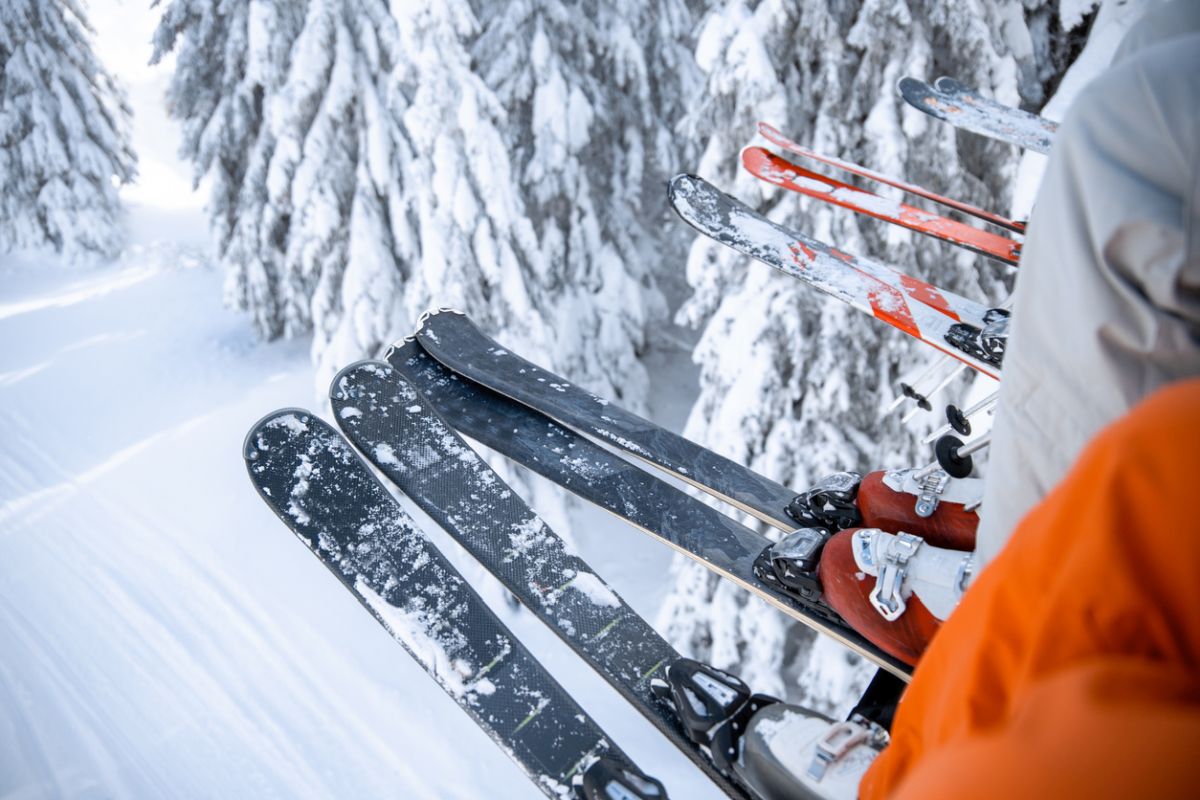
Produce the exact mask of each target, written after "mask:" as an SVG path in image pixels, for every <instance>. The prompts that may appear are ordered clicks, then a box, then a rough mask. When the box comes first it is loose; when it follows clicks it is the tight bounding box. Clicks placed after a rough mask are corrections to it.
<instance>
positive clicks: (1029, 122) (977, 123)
mask: <svg viewBox="0 0 1200 800" xmlns="http://www.w3.org/2000/svg"><path fill="white" fill-rule="evenodd" d="M897 90H898V91H899V92H900V96H901V97H903V98H904V100H905V102H907V103H908V104H909V105H911V106H912V107H913V108H916V109H918V110H919V111H923V112H924V113H926V114H928V115H929V116H931V117H933V118H935V119H940V120H942V121H943V122H949V123H950V124H951V125H954V126H955V127H956V128H961V129H962V130H965V131H970V132H971V133H976V134H979V135H980V136H986V137H988V138H990V139H995V140H997V141H1000V142H1005V143H1006V144H1011V145H1013V146H1015V147H1020V148H1022V149H1024V150H1032V151H1033V152H1035V153H1041V154H1043V155H1046V154H1048V153H1049V152H1050V147H1051V145H1053V143H1054V136H1055V133H1056V132H1057V130H1058V126H1057V125H1056V124H1055V123H1054V122H1051V121H1050V120H1047V119H1045V118H1043V117H1039V116H1038V115H1037V114H1031V113H1029V112H1028V111H1022V110H1021V109H1019V108H1012V107H1010V106H1005V105H1002V104H1001V103H997V102H996V101H995V100H992V99H990V98H987V97H984V96H983V95H981V94H980V93H979V92H978V91H976V90H975V89H972V88H970V87H968V86H966V85H964V84H962V83H960V82H958V81H956V80H954V79H953V78H945V77H943V78H939V79H938V80H937V81H936V83H935V84H934V85H932V86H931V85H929V84H928V83H926V82H925V81H922V80H918V79H916V78H901V79H900V82H899V84H898V85H897Z"/></svg>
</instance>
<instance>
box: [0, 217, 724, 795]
mask: <svg viewBox="0 0 1200 800" xmlns="http://www.w3.org/2000/svg"><path fill="white" fill-rule="evenodd" d="M190 224H194V225H203V222H202V221H201V220H199V219H193V220H190ZM152 255H155V254H147V253H145V252H143V251H138V250H136V249H135V250H134V255H133V256H130V257H127V258H126V259H125V260H123V261H122V262H120V263H117V264H113V265H110V266H106V267H102V268H99V269H91V270H82V269H80V270H75V269H70V268H66V267H63V266H61V265H60V264H59V263H58V262H57V260H55V259H53V258H39V257H37V256H36V255H27V254H26V255H21V256H6V257H2V258H0V309H3V310H4V313H3V314H0V337H2V338H3V340H4V341H5V342H14V343H18V346H16V347H8V348H4V349H3V350H2V351H0V425H3V430H4V447H3V448H2V449H0V642H3V646H2V647H0V719H3V720H5V722H6V724H5V725H3V726H0V797H9V796H20V797H37V798H41V797H115V798H123V797H136V798H140V797H180V796H184V797H187V796H227V797H287V798H291V797H322V796H323V797H394V796H397V795H402V796H405V797H414V798H421V797H430V798H434V797H436V798H474V797H482V796H503V797H530V798H532V797H539V796H541V795H540V793H539V792H538V790H537V789H536V788H535V787H534V786H533V785H532V784H530V783H529V781H528V780H527V779H526V777H525V776H524V775H523V774H522V773H521V772H520V770H519V769H518V768H517V767H516V766H515V765H514V764H513V763H512V762H511V761H510V760H509V759H508V757H507V756H506V755H505V754H504V753H503V752H501V751H500V750H499V749H498V748H497V747H496V746H495V745H494V744H493V743H492V742H491V740H490V739H488V738H487V737H486V735H485V734H483V732H482V731H480V730H479V729H478V728H477V727H476V726H475V724H474V723H473V722H471V720H470V719H469V718H468V717H467V716H466V715H465V714H463V713H462V711H461V710H460V709H458V708H457V707H456V706H455V705H454V703H453V702H452V701H451V700H450V698H448V697H446V696H445V695H444V693H443V692H442V690H441V689H440V688H439V687H438V686H437V685H436V684H435V683H434V682H433V681H432V680H430V679H429V677H427V676H426V675H425V674H424V672H422V670H421V669H420V667H419V666H418V665H417V664H416V663H415V662H414V661H413V660H412V658H410V657H409V655H408V654H407V653H405V652H404V651H403V650H402V649H401V648H400V647H399V646H397V645H396V643H395V641H394V640H393V639H392V638H391V636H389V635H388V633H387V631H386V630H385V629H384V628H383V627H382V626H380V625H379V624H378V622H377V621H376V620H375V619H373V618H372V617H371V615H370V614H368V613H366V612H365V611H364V609H363V608H362V606H361V605H359V603H358V602H357V601H356V600H355V598H354V597H353V595H352V594H351V593H350V592H347V591H346V590H345V588H344V587H343V586H342V585H341V584H340V583H339V582H338V581H336V580H334V579H333V578H332V577H331V576H330V575H329V574H328V572H327V570H326V569H325V568H324V567H323V566H322V565H321V564H320V562H319V561H318V560H317V559H315V558H313V557H312V555H310V554H309V553H308V552H307V550H306V548H305V547H304V546H303V545H302V544H301V543H300V542H298V541H296V539H295V537H294V536H292V535H291V534H290V533H289V532H288V531H287V530H286V528H284V526H283V525H282V524H281V523H280V522H279V521H278V520H277V519H276V518H275V516H274V515H273V514H272V513H271V511H270V510H269V509H268V508H267V506H266V505H265V504H264V503H263V502H262V501H261V500H260V499H259V498H258V497H257V496H256V494H255V492H254V491H253V489H252V487H251V485H250V482H249V480H248V479H247V477H246V471H245V466H244V464H243V463H242V458H241V444H242V438H243V437H244V435H245V433H246V431H247V430H249V429H250V427H251V425H252V424H253V423H254V422H256V421H257V420H258V419H259V418H261V417H262V416H263V415H264V414H266V413H267V412H269V411H271V410H273V409H275V408H279V407H286V406H293V405H309V406H314V407H318V408H319V406H317V405H316V403H317V402H318V400H317V398H316V397H315V392H314V385H313V375H312V370H311V366H310V363H309V359H308V352H307V342H304V341H298V342H291V343H276V344H270V345H264V344H259V343H257V342H256V341H255V340H254V337H253V335H252V333H251V331H250V326H249V323H248V321H247V320H246V319H244V318H243V317H241V316H240V315H238V314H235V313H233V312H229V311H225V310H223V309H222V308H221V305H220V296H221V291H220V282H221V281H220V276H219V275H218V274H217V273H216V272H215V271H212V270H209V269H207V268H204V267H190V268H183V267H177V266H172V265H171V262H172V261H173V260H172V259H169V258H168V259H162V258H158V257H148V256H152ZM157 255H158V256H161V253H158V254H157ZM184 260H185V259H178V260H177V261H184ZM191 263H195V260H192V261H191ZM535 499H536V498H535ZM579 513H580V514H581V516H580V526H581V528H582V530H581V531H580V532H581V533H584V532H587V533H588V534H589V535H588V537H587V541H586V542H583V543H581V544H586V545H587V547H586V548H585V550H586V551H587V552H586V553H585V555H586V556H588V557H591V558H594V559H595V563H597V564H598V566H599V567H600V574H601V575H603V576H604V578H605V579H607V580H612V581H614V583H615V585H616V586H617V587H618V588H619V591H620V592H621V593H622V594H623V595H625V596H626V597H627V598H629V599H631V600H633V601H634V604H635V606H638V607H639V610H640V611H641V612H642V613H643V614H645V615H647V616H648V617H649V618H653V617H654V614H655V611H656V608H657V605H658V603H659V602H661V599H662V595H663V593H664V592H665V589H666V587H665V585H663V583H662V581H661V575H662V572H663V570H664V569H665V565H666V564H667V563H668V562H669V560H670V554H669V553H665V552H659V550H660V548H655V547H654V544H653V543H652V542H650V541H648V540H645V537H642V536H641V535H640V534H639V533H637V532H636V531H631V530H629V531H626V530H617V529H616V528H617V527H619V526H616V525H615V524H614V523H612V522H611V521H609V520H608V518H607V517H606V516H604V515H602V514H601V516H602V517H603V519H601V520H597V519H596V518H595V515H592V514H591V513H590V510H586V509H581V510H580V512H579ZM597 513H598V512H597ZM418 521H419V523H420V524H421V525H422V527H423V528H424V529H426V530H427V531H430V533H431V536H432V537H433V538H434V539H435V541H436V542H437V544H438V546H439V548H440V549H442V550H443V552H445V553H446V554H447V556H449V557H450V558H451V560H453V561H455V563H456V564H457V565H458V566H459V568H460V569H463V570H464V572H465V574H467V575H468V576H469V577H470V579H471V580H472V582H473V583H476V585H477V586H478V588H480V591H481V592H482V593H483V594H484V596H485V597H486V598H488V600H489V603H490V604H491V606H492V607H493V608H494V609H495V610H497V612H498V613H499V614H500V616H501V617H502V619H504V621H505V623H506V624H508V625H509V626H510V627H511V628H512V629H513V631H514V632H515V633H516V634H517V635H518V636H519V637H520V638H521V639H522V640H523V641H524V642H525V643H526V645H528V646H529V647H530V648H531V650H532V651H533V652H535V653H537V654H538V656H539V658H541V659H542V660H543V662H544V663H545V664H546V665H547V667H548V668H550V669H551V671H552V672H553V673H554V674H555V676H556V677H557V678H558V679H559V680H560V681H561V682H562V683H563V684H564V686H566V688H567V689H568V691H570V692H571V693H572V694H573V695H575V696H576V697H577V698H578V699H579V700H580V702H581V704H582V705H583V706H584V707H585V708H586V709H587V710H588V711H589V712H591V713H593V714H594V716H595V717H596V719H597V720H598V721H599V722H600V723H601V724H602V725H603V726H604V727H605V729H606V730H607V731H608V732H609V733H610V734H611V735H612V736H613V737H614V739H615V740H616V741H617V743H618V744H619V745H620V746H621V747H622V748H623V749H625V750H626V751H627V752H630V753H634V754H637V757H638V760H639V762H640V763H641V765H642V766H643V768H645V769H648V770H650V771H651V772H653V773H655V774H656V775H658V777H660V778H661V779H662V780H664V781H665V782H666V783H667V785H668V787H670V788H671V790H672V792H673V793H675V794H676V796H685V797H716V796H719V794H718V793H717V791H716V789H715V787H713V786H712V784H711V783H709V782H708V780H707V779H706V778H705V777H704V776H703V775H702V774H701V773H700V772H699V771H698V770H697V769H696V768H695V767H694V766H692V765H691V764H689V763H688V762H687V761H686V759H684V757H683V756H682V755H680V754H678V753H677V752H676V751H675V750H674V748H673V747H671V745H670V744H668V743H667V742H666V740H665V739H663V738H662V737H661V736H660V735H659V734H658V733H657V732H656V731H654V730H653V728H651V727H650V726H649V724H648V723H646V722H645V721H644V720H642V719H641V718H640V717H639V716H638V715H637V714H636V712H634V711H633V710H632V709H630V708H629V707H628V704H626V703H625V702H624V701H623V700H622V699H620V698H619V696H617V695H616V694H615V692H613V691H612V690H611V689H610V688H609V687H607V686H606V685H604V684H603V683H602V681H601V680H600V678H599V677H597V676H593V675H592V674H591V672H590V670H588V669H587V668H586V667H585V666H583V664H582V662H580V661H579V660H578V659H577V658H576V657H575V656H574V655H573V654H572V653H571V652H570V651H569V650H568V649H567V648H566V646H565V645H563V644H562V643H561V642H559V641H558V639H557V637H556V636H555V635H554V633H553V632H551V631H550V630H548V629H546V628H545V627H544V626H541V625H540V624H539V623H537V622H536V621H535V620H533V619H532V617H531V615H528V614H514V613H513V612H512V610H511V608H509V607H508V606H506V604H505V603H504V600H503V599H502V598H503V596H504V595H503V593H502V592H501V591H500V590H499V589H498V584H497V585H493V586H489V585H488V584H487V583H486V582H485V581H484V580H481V579H480V578H479V575H480V570H479V568H478V567H477V566H476V565H475V564H474V562H473V561H471V560H470V559H469V557H466V556H464V555H463V554H462V553H461V551H460V550H459V549H458V548H457V546H455V545H453V544H450V543H449V540H448V538H447V537H445V536H444V534H441V532H440V531H437V530H436V529H434V528H433V526H432V525H431V523H429V522H428V520H427V518H422V517H420V516H418ZM519 533H521V532H514V536H516V535H517V534H519ZM439 537H440V538H439ZM618 541H619V542H620V544H619V545H618V544H617V542H618ZM514 544H516V541H515V540H514ZM589 578H590V576H587V577H584V578H583V579H582V580H578V581H577V582H576V583H575V584H574V585H573V586H572V588H573V589H577V590H579V591H583V592H584V593H585V594H587V595H588V596H589V597H591V598H592V599H593V600H594V601H595V602H601V603H603V602H605V601H607V600H608V596H606V595H605V594H604V593H603V592H600V591H598V590H597V587H596V586H593V585H591V584H589V583H588V582H587V581H588V579H589ZM598 585H600V584H597V586H598Z"/></svg>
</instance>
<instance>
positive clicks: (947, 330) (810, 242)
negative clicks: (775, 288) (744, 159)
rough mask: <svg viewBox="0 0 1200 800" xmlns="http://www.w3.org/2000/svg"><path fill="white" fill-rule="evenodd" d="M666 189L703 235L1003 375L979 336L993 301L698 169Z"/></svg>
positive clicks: (991, 314)
mask: <svg viewBox="0 0 1200 800" xmlns="http://www.w3.org/2000/svg"><path fill="white" fill-rule="evenodd" d="M668 192H669V196H670V201H671V205H672V206H673V207H674V209H675V212H676V213H677V214H679V216H680V217H681V218H683V220H684V221H685V222H687V223H688V224H689V225H691V226H692V227H693V228H695V229H696V230H698V231H699V232H701V233H703V234H704V235H705V236H708V237H709V238H711V239H714V240H716V241H718V242H720V243H721V244H724V245H726V246H728V247H731V248H733V249H734V250H737V251H738V252H740V253H743V254H744V255H748V256H751V257H752V258H755V259H757V260H759V261H762V262H763V263H764V264H767V265H768V266H770V267H772V268H774V269H777V270H779V271H780V272H784V273H786V274H788V275H791V276H792V277H794V278H797V279H799V280H801V281H803V282H805V283H807V284H808V285H810V286H812V287H813V288H814V289H817V290H818V291H821V292H824V293H826V294H829V295H832V296H834V297H836V298H837V299H839V300H841V301H842V302H844V303H847V304H848V305H851V306H853V307H854V308H857V309H858V310H859V311H862V312H863V313H866V314H870V315H871V316H872V317H875V318H876V319H878V320H880V321H882V322H886V323H887V324H889V325H891V326H892V327H894V328H897V329H899V330H901V331H903V332H904V333H907V334H908V335H910V336H912V337H914V338H916V339H920V340H921V341H923V342H925V343H926V344H929V345H930V346H932V347H934V348H935V349H937V350H939V351H941V352H943V353H946V354H948V355H952V356H954V357H955V358H957V359H959V360H960V361H962V362H963V363H965V364H967V365H968V366H970V367H972V368H973V369H975V370H977V371H979V372H981V373H983V374H985V375H988V376H990V377H993V378H998V377H999V374H1000V369H999V367H1000V359H999V358H996V357H993V356H991V355H989V354H987V353H984V352H983V350H982V349H981V348H980V347H978V346H976V342H975V339H976V338H978V335H979V334H980V333H981V332H982V331H984V330H985V329H986V328H987V326H988V325H989V323H990V321H991V320H992V319H993V318H994V316H995V314H994V310H993V309H989V308H987V307H985V306H983V305H982V304H980V303H976V302H974V301H972V300H968V299H966V298H964V297H960V296H958V295H955V294H953V293H951V292H947V291H944V290H941V289H939V288H937V287H936V286H933V285H932V284H929V283H926V282H924V281H921V280H918V279H916V278H913V277H912V276H910V275H906V274H905V273H903V272H900V271H899V270H896V269H895V268H893V267H889V266H887V265H884V264H880V263H878V262H875V261H872V260H870V259H867V258H861V257H857V256H853V255H851V254H849V253H846V252H843V251H841V250H839V249H837V248H834V247H830V246H829V245H827V244H825V243H823V242H820V241H818V240H816V239H813V238H812V237H810V236H806V235H805V234H802V233H798V232H796V231H791V230H788V229H787V228H784V227H783V226H781V225H779V224H777V223H775V222H772V221H770V220H768V219H766V218H765V217H763V216H762V215H761V214H759V213H758V212H756V211H754V210H753V209H751V208H750V207H748V206H747V205H745V204H744V203H742V202H741V201H740V200H737V199H736V198H733V197H730V196H729V195H727V194H725V193H724V192H722V191H720V190H719V189H717V188H716V187H715V186H713V185H712V184H710V183H708V182H707V181H705V180H704V179H702V178H698V177H696V176H694V175H677V176H675V177H674V178H672V179H671V182H670V184H669V190H668Z"/></svg>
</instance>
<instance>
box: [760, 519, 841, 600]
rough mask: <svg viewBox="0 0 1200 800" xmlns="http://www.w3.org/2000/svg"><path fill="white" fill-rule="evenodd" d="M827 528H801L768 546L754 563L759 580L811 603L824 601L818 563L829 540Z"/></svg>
mask: <svg viewBox="0 0 1200 800" xmlns="http://www.w3.org/2000/svg"><path fill="white" fill-rule="evenodd" d="M830 535H831V534H830V533H829V531H827V530H825V529H824V528H799V529H797V530H794V531H792V532H791V533H789V534H787V535H786V536H784V537H783V538H782V539H780V540H779V541H778V542H775V543H774V544H772V545H770V546H769V547H767V548H766V549H765V550H763V551H762V554H761V555H759V557H758V559H757V560H756V561H755V563H754V572H755V574H756V575H758V577H759V579H761V580H763V581H765V582H766V583H769V584H771V585H772V586H775V587H777V588H780V589H783V590H786V591H787V592H788V593H789V594H792V595H795V596H796V597H797V598H798V599H799V600H801V601H803V602H804V603H805V604H808V605H815V604H816V603H819V602H820V600H821V593H822V592H821V582H820V580H819V579H818V578H817V564H818V563H820V561H821V550H822V549H824V547H825V543H826V542H828V541H829V537H830Z"/></svg>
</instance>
